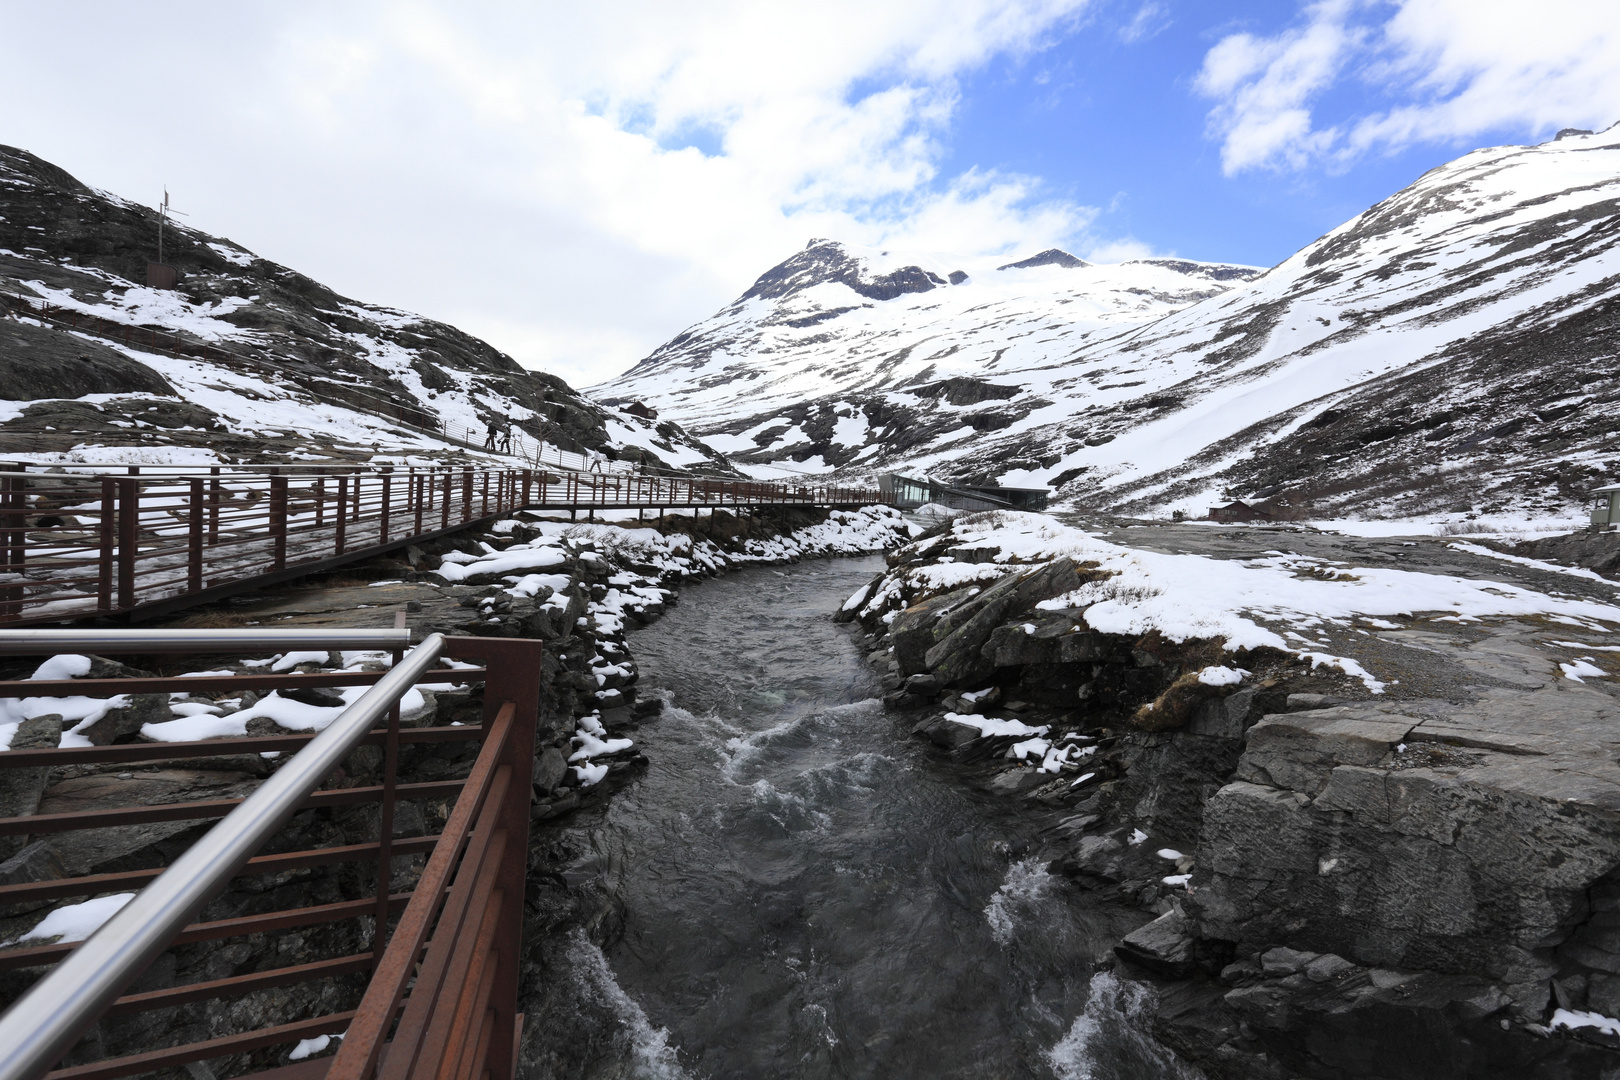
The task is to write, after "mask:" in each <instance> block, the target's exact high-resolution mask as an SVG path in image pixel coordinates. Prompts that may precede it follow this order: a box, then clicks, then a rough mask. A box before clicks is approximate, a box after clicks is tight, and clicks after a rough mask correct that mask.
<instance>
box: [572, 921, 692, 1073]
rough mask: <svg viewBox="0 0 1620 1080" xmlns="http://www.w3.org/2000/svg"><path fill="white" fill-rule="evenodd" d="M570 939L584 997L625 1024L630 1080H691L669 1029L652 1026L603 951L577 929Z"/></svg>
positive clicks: (573, 959) (574, 966) (627, 1064)
mask: <svg viewBox="0 0 1620 1080" xmlns="http://www.w3.org/2000/svg"><path fill="white" fill-rule="evenodd" d="M569 938H570V941H569V944H568V959H569V961H570V962H571V964H572V966H573V969H574V971H575V973H576V974H577V975H578V984H577V985H578V987H579V989H580V991H581V993H582V994H584V995H589V996H590V997H591V998H592V999H594V1001H595V1002H596V1003H597V1004H599V1005H605V1006H606V1007H607V1008H608V1009H609V1010H611V1011H612V1012H613V1014H614V1015H615V1016H617V1017H618V1018H619V1020H620V1021H621V1022H622V1023H623V1024H624V1030H625V1035H626V1038H627V1041H628V1043H629V1050H630V1060H629V1061H628V1062H626V1063H625V1065H626V1066H627V1068H628V1071H627V1072H626V1073H625V1076H626V1077H628V1078H629V1080H692V1074H691V1073H689V1072H687V1071H686V1070H685V1069H683V1068H681V1065H680V1061H679V1059H678V1058H677V1057H676V1055H675V1048H674V1047H673V1046H670V1045H669V1029H668V1028H655V1027H653V1026H652V1022H651V1021H650V1020H648V1019H647V1014H646V1013H645V1012H643V1011H642V1009H641V1006H640V1005H637V1004H636V1002H635V999H634V998H632V997H631V996H630V995H629V994H626V993H625V992H624V989H623V988H622V987H620V986H619V982H618V980H617V979H615V978H614V977H613V969H612V968H610V967H608V962H607V957H606V956H604V955H603V954H602V950H601V949H599V948H597V947H596V946H595V945H594V944H592V942H591V940H590V939H589V938H587V937H586V936H585V932H584V931H583V930H580V929H578V928H576V929H574V930H571V931H569Z"/></svg>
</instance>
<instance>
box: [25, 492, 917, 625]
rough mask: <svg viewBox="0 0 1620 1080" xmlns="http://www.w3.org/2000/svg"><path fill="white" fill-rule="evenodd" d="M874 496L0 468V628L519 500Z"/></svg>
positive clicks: (149, 604)
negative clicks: (7, 469)
mask: <svg viewBox="0 0 1620 1080" xmlns="http://www.w3.org/2000/svg"><path fill="white" fill-rule="evenodd" d="M887 500H888V496H885V495H884V494H883V493H881V492H877V491H865V490H859V489H845V488H838V487H826V486H809V485H787V484H768V483H760V482H754V481H733V480H716V479H706V478H695V477H661V476H651V475H644V474H629V475H625V474H609V473H602V474H597V473H591V472H584V473H575V472H562V471H558V472H552V471H549V470H537V469H506V468H475V467H473V466H469V465H444V466H441V465H422V466H371V467H343V468H338V467H331V466H325V467H322V466H309V467H299V466H280V467H271V468H268V469H265V468H252V469H250V468H233V467H230V466H210V467H200V468H194V469H185V468H168V467H166V468H163V469H150V468H141V467H130V468H129V469H128V471H127V472H125V473H110V472H105V471H96V470H94V469H90V468H85V467H62V471H57V470H56V469H52V470H50V471H37V472H36V471H30V470H27V469H26V468H25V467H23V466H20V465H14V466H12V467H11V470H10V471H6V472H0V624H6V623H20V622H29V621H32V622H37V621H46V620H49V621H57V620H62V619H76V618H87V617H96V616H108V615H120V614H126V613H130V612H141V613H145V614H148V615H155V614H161V613H162V612H164V611H166V610H172V609H174V608H178V607H182V606H188V605H191V604H197V603H204V602H207V601H209V600H213V599H218V598H220V597H222V596H224V595H227V594H228V593H230V592H236V591H240V590H241V589H242V588H243V587H244V585H245V583H252V584H251V586H249V587H257V586H262V585H268V584H272V583H274V582H276V581H278V580H286V579H288V578H292V577H296V576H300V575H303V574H308V573H312V572H315V571H318V570H321V569H325V568H328V567H332V566H337V565H341V564H343V563H346V562H352V561H354V560H357V559H363V558H369V557H371V556H373V555H377V554H381V553H383V552H386V551H390V550H394V549H396V548H399V547H402V546H404V545H406V544H409V543H412V542H415V541H421V540H425V539H431V538H433V537H435V536H439V535H442V534H444V533H446V532H450V531H454V530H456V529H459V528H463V527H465V526H466V525H468V524H470V523H473V522H477V521H483V520H487V519H489V518H492V517H495V516H498V515H501V514H507V513H511V512H512V511H514V510H517V509H521V508H530V509H536V510H544V509H568V510H580V509H596V508H602V509H608V508H634V507H650V508H669V507H704V506H708V507H715V506H750V505H755V506H758V505H768V506H779V505H794V504H803V505H823V506H831V505H850V504H856V503H861V502H884V501H887Z"/></svg>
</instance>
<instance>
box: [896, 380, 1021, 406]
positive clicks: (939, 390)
mask: <svg viewBox="0 0 1620 1080" xmlns="http://www.w3.org/2000/svg"><path fill="white" fill-rule="evenodd" d="M1023 392H1024V390H1023V387H1021V386H998V385H996V384H995V383H992V382H986V381H985V380H983V379H974V378H969V377H968V376H965V375H963V376H958V377H956V378H951V379H941V380H940V381H939V382H936V383H929V384H928V385H927V386H919V387H917V388H916V389H915V390H912V391H911V393H913V394H916V395H917V396H918V397H931V398H937V397H943V398H944V399H945V400H946V401H948V402H950V403H951V404H952V405H977V404H978V403H979V402H981V401H1005V400H1006V399H1007V398H1013V397H1017V396H1018V395H1019V394H1021V393H1023Z"/></svg>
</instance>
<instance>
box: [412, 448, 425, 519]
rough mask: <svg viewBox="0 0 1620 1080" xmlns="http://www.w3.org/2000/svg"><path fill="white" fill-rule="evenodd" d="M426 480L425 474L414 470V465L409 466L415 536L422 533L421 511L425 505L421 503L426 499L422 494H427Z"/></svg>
mask: <svg viewBox="0 0 1620 1080" xmlns="http://www.w3.org/2000/svg"><path fill="white" fill-rule="evenodd" d="M426 480H427V477H426V476H425V475H423V474H422V473H419V472H417V471H416V466H414V465H412V466H411V503H412V505H413V506H415V508H416V535H417V536H421V535H422V513H423V511H424V510H426V509H427V508H426V507H425V506H423V505H422V504H423V503H424V502H426V501H427V500H426V499H425V498H424V496H425V495H426V494H427V483H426Z"/></svg>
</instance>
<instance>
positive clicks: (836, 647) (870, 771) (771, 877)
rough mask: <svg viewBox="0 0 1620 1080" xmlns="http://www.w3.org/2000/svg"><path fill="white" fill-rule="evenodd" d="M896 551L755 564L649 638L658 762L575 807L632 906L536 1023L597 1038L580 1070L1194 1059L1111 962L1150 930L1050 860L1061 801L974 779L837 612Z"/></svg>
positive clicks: (706, 586)
mask: <svg viewBox="0 0 1620 1080" xmlns="http://www.w3.org/2000/svg"><path fill="white" fill-rule="evenodd" d="M880 567H881V560H880V559H877V558H871V559H842V560H832V561H817V562H806V563H803V564H800V565H797V566H792V567H785V568H781V569H763V568H761V569H751V570H747V571H744V572H740V573H734V574H732V575H730V576H727V577H725V578H722V579H718V580H715V581H710V582H705V583H703V584H700V585H697V586H695V587H693V588H690V589H688V590H686V592H685V594H684V595H683V596H682V599H681V603H680V606H679V607H677V608H676V609H675V610H673V611H672V612H671V613H670V614H669V615H668V616H666V617H665V618H664V619H663V620H661V621H660V622H658V623H656V624H654V625H653V626H651V627H649V628H648V629H646V630H643V631H640V632H638V633H637V634H635V635H634V637H633V638H632V639H631V647H632V649H633V651H634V653H635V656H636V660H637V662H638V663H639V665H640V668H641V672H642V679H641V684H640V686H641V692H642V693H643V694H644V695H645V694H658V695H660V696H663V697H665V698H666V699H667V700H668V702H669V707H668V708H666V710H665V712H664V714H663V716H662V717H660V718H659V719H657V720H655V721H653V722H651V723H648V724H646V725H645V726H643V727H642V728H641V729H640V730H639V731H637V732H635V733H634V735H635V738H636V739H637V741H638V742H639V743H640V745H641V748H642V749H643V750H644V751H645V753H646V754H647V756H648V757H649V758H650V760H651V766H650V768H649V769H648V770H647V771H646V772H645V773H643V774H642V776H641V777H640V778H639V779H637V780H636V781H634V782H632V783H631V784H629V785H628V786H627V787H625V788H624V789H623V790H621V791H619V792H618V793H617V794H615V795H614V797H613V800H612V802H611V804H610V805H609V807H608V809H607V810H606V812H605V813H603V812H597V813H594V814H582V815H579V816H578V817H577V818H576V819H575V820H573V821H570V822H569V823H568V824H566V825H563V826H561V827H560V829H554V832H555V833H556V835H557V836H558V837H560V839H561V841H562V843H563V845H564V849H565V850H567V851H568V852H570V854H571V855H572V857H573V862H572V865H570V866H569V867H568V874H567V876H568V878H569V880H570V881H583V880H592V881H597V882H600V883H601V884H602V885H603V886H604V887H605V888H606V889H607V890H609V892H610V893H611V894H612V895H613V896H614V897H615V898H616V901H617V904H618V910H619V911H620V912H621V913H622V933H621V934H615V935H612V940H610V941H609V942H608V945H607V949H606V953H605V955H604V953H603V952H602V951H601V950H600V949H598V948H597V947H596V946H595V945H593V944H591V942H590V941H589V940H588V939H587V937H586V935H585V934H584V933H583V932H581V931H578V930H576V931H574V932H573V937H572V940H571V944H570V945H569V946H568V947H567V949H566V951H565V952H564V953H562V954H561V959H560V960H559V961H558V962H557V963H556V964H555V966H553V968H552V971H551V972H550V978H551V980H552V981H553V983H554V985H552V986H551V987H550V989H549V990H548V995H547V996H548V999H549V1001H550V1002H551V1005H550V1007H549V1008H548V1010H547V1011H548V1012H551V1013H553V1014H554V1015H552V1016H549V1017H544V1018H541V1017H537V1018H536V1019H539V1020H540V1021H541V1022H542V1023H549V1024H552V1025H554V1028H555V1030H557V1032H558V1034H559V1036H561V1037H564V1038H569V1037H572V1038H574V1039H575V1040H576V1041H577V1042H580V1043H582V1044H583V1043H586V1042H588V1043H589V1045H588V1046H584V1045H582V1046H580V1047H577V1048H576V1050H577V1052H576V1053H574V1054H572V1055H569V1056H570V1059H571V1060H570V1065H569V1068H568V1069H567V1070H565V1071H567V1072H570V1073H572V1074H573V1075H577V1076H589V1077H694V1078H696V1077H710V1078H714V1080H729V1078H748V1080H755V1078H767V1077H885V1078H909V1077H918V1078H935V1077H1047V1078H1050V1077H1064V1078H1068V1077H1075V1078H1079V1077H1089V1078H1094V1080H1112V1078H1119V1080H1125V1078H1132V1080H1135V1078H1146V1077H1160V1076H1180V1075H1182V1074H1181V1073H1180V1072H1179V1071H1177V1070H1176V1068H1175V1066H1173V1065H1172V1064H1170V1063H1169V1062H1168V1061H1167V1059H1166V1057H1165V1055H1164V1054H1163V1053H1162V1051H1158V1050H1156V1049H1155V1048H1153V1047H1152V1046H1151V1044H1149V1043H1147V1042H1146V1041H1144V1040H1143V1039H1142V1038H1141V1037H1139V1036H1138V1035H1136V1034H1135V1033H1134V1031H1133V1029H1132V1028H1131V1026H1130V1022H1129V1019H1128V1014H1129V1012H1130V1011H1131V1009H1132V1002H1131V1001H1130V1000H1129V999H1130V996H1131V995H1130V994H1129V993H1128V992H1126V991H1125V990H1124V989H1123V988H1121V987H1120V986H1119V984H1117V983H1116V982H1115V981H1114V979H1113V976H1112V975H1110V974H1106V973H1104V974H1100V975H1097V976H1095V978H1094V977H1093V969H1092V963H1091V961H1092V958H1093V957H1095V956H1101V955H1106V954H1107V952H1108V949H1109V947H1110V946H1111V945H1112V944H1113V942H1114V941H1116V940H1118V937H1119V935H1120V934H1121V933H1123V932H1124V931H1125V930H1126V929H1128V926H1122V925H1121V924H1119V923H1118V922H1117V921H1116V920H1117V916H1116V917H1110V916H1109V915H1108V914H1106V913H1104V912H1101V911H1098V910H1095V909H1094V908H1088V906H1087V902H1086V900H1085V898H1084V895H1083V894H1082V893H1079V892H1077V891H1076V890H1074V889H1073V888H1071V887H1070V886H1068V885H1066V884H1065V883H1064V882H1062V881H1061V880H1060V879H1055V878H1052V877H1049V876H1048V875H1047V874H1046V872H1045V870H1044V861H1043V859H1042V858H1041V857H1040V847H1041V845H1040V837H1041V834H1042V832H1043V830H1049V829H1050V828H1051V827H1052V826H1053V825H1054V824H1055V823H1056V821H1057V820H1058V818H1060V817H1061V816H1062V815H1061V814H1058V813H1056V812H1053V811H1047V810H1031V809H1029V808H1028V807H1026V806H1024V805H1021V804H1014V803H1012V802H1011V801H1009V800H1006V799H1003V798H998V797H994V796H990V795H986V794H984V793H981V792H979V791H977V790H975V789H973V788H972V787H970V786H969V785H967V784H964V783H963V782H962V781H961V780H960V779H959V778H958V777H957V776H956V775H955V774H954V766H952V765H951V764H950V763H949V762H948V760H945V759H942V758H940V757H939V756H938V755H937V754H936V752H934V751H932V750H931V749H930V748H929V747H928V746H927V745H926V744H924V743H923V742H922V741H921V740H917V739H914V738H911V737H910V736H908V735H907V734H906V730H905V726H904V725H903V724H901V723H898V722H897V721H896V720H895V719H894V718H893V717H891V716H889V715H886V714H885V713H884V710H883V707H882V703H881V702H880V701H879V697H880V695H881V692H882V690H881V687H880V685H879V682H878V677H877V675H876V674H875V673H874V671H873V669H872V668H871V667H870V666H869V665H868V664H867V663H866V662H865V660H864V658H863V657H862V655H861V648H860V645H861V643H860V640H859V638H858V637H855V636H852V635H851V633H850V632H849V631H848V629H847V628H845V627H841V626H838V625H835V624H834V623H833V622H832V621H831V618H830V616H831V615H832V613H833V612H834V611H836V610H837V608H838V606H839V605H840V604H841V603H842V602H843V600H844V599H845V598H846V597H847V596H848V595H849V594H850V593H851V592H853V591H854V590H855V589H856V588H857V587H858V586H859V585H861V584H863V583H864V582H865V581H867V580H869V579H870V577H871V576H872V575H873V574H874V573H876V572H877V570H878V569H880ZM570 1010H574V1012H575V1015H574V1016H573V1023H572V1024H570V1023H569V1022H567V1021H568V1017H567V1016H566V1015H565V1014H567V1013H569V1012H570ZM604 1025H606V1026H607V1027H610V1028H612V1029H613V1030H608V1031H603V1030H600V1029H601V1028H602V1027H603V1026H604ZM587 1027H589V1028H591V1034H590V1035H589V1036H588V1037H587V1036H583V1035H580V1034H579V1032H580V1031H583V1030H585V1029H586V1028H587ZM570 1029H572V1030H573V1032H574V1034H573V1035H572V1036H569V1035H566V1034H564V1033H565V1032H567V1031H569V1030H570Z"/></svg>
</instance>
